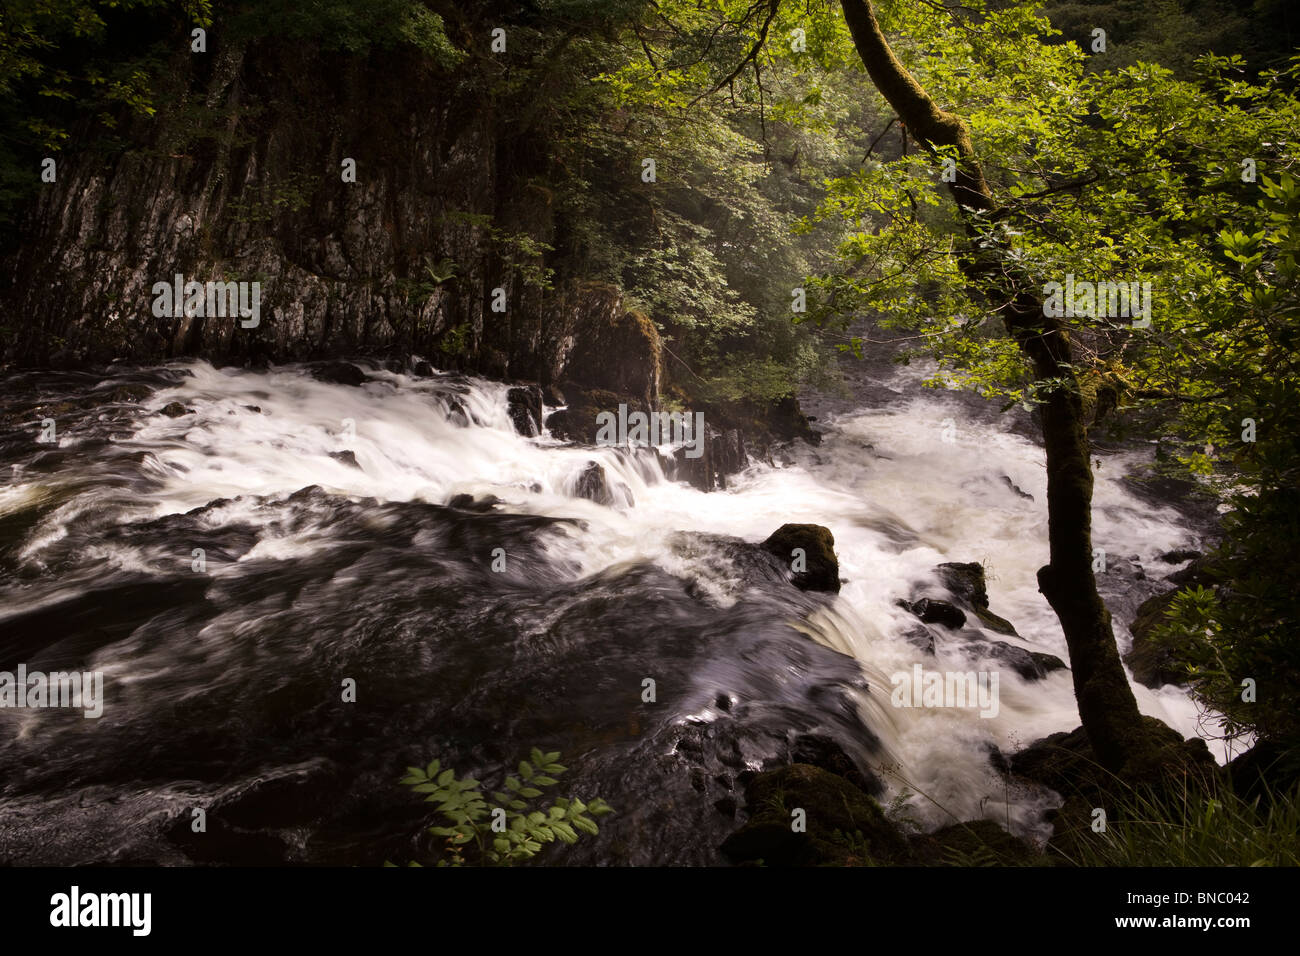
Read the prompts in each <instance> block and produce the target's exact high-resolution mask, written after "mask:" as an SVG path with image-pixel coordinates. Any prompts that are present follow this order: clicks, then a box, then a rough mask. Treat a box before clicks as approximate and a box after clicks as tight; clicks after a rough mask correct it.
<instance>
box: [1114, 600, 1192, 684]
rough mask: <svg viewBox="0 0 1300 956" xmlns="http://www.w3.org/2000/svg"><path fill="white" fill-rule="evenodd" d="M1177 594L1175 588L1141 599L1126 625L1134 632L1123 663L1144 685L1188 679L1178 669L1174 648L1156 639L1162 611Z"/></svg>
mask: <svg viewBox="0 0 1300 956" xmlns="http://www.w3.org/2000/svg"><path fill="white" fill-rule="evenodd" d="M1177 593H1178V589H1177V588H1175V589H1174V590H1172V591H1166V592H1165V593H1164V594H1157V595H1155V596H1154V597H1150V598H1148V599H1147V600H1145V601H1143V602H1142V604H1141V605H1140V606H1139V607H1138V609H1137V616H1136V617H1135V618H1134V619H1133V623H1132V624H1131V625H1129V631H1130V632H1131V633H1132V634H1133V646H1132V647H1131V648H1130V649H1129V651H1128V653H1127V654H1125V655H1124V663H1125V664H1127V665H1128V666H1129V667H1130V668H1131V669H1132V670H1133V679H1134V680H1135V681H1137V682H1138V683H1139V684H1142V685H1144V686H1146V687H1152V688H1155V687H1163V686H1164V685H1165V684H1178V683H1181V682H1183V681H1185V680H1186V679H1187V675H1186V673H1184V672H1183V671H1181V670H1180V668H1179V667H1178V663H1177V661H1176V660H1175V659H1174V651H1173V648H1171V647H1169V646H1167V645H1165V644H1158V643H1156V641H1155V633H1156V631H1157V630H1158V629H1159V627H1160V625H1162V624H1164V623H1165V620H1166V618H1165V611H1166V610H1168V608H1169V606H1170V605H1171V604H1172V603H1173V600H1174V595H1176V594H1177Z"/></svg>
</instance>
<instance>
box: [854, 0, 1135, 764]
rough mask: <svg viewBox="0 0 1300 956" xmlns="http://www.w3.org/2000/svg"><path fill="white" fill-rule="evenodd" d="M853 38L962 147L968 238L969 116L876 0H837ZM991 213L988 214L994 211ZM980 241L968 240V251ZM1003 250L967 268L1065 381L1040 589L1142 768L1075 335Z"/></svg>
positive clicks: (1095, 718)
mask: <svg viewBox="0 0 1300 956" xmlns="http://www.w3.org/2000/svg"><path fill="white" fill-rule="evenodd" d="M841 3H842V6H843V8H844V16H845V20H846V21H847V22H848V25H849V31H850V32H851V34H852V36H853V43H854V46H855V47H856V49H857V51H858V55H859V56H860V57H861V58H862V62H863V64H864V65H865V66H866V68H867V73H868V75H869V76H870V77H871V80H872V82H873V83H874V84H875V86H876V88H877V89H878V90H880V92H881V94H882V95H883V96H884V97H885V99H886V100H887V101H888V102H889V105H890V106H891V107H893V109H894V110H895V111H896V112H897V113H898V115H899V118H900V119H901V120H902V121H903V122H904V123H905V124H906V125H907V128H908V129H909V130H910V131H911V134H912V137H913V139H915V140H916V141H917V142H918V143H920V144H921V146H922V147H923V148H925V149H928V150H930V151H933V150H934V148H935V147H937V146H951V147H956V149H957V153H958V157H959V158H958V165H957V174H956V181H955V182H953V183H950V184H949V190H950V192H951V193H952V196H953V199H955V200H956V202H957V204H958V206H959V208H960V209H961V211H962V215H963V218H964V220H965V222H966V226H967V230H968V234H969V235H971V237H972V238H974V236H975V235H976V233H977V231H978V226H979V223H980V222H984V223H987V222H989V221H990V220H991V219H992V218H994V216H995V215H996V212H997V203H996V202H995V201H994V198H993V194H992V191H991V190H990V189H989V185H988V182H987V181H986V179H985V178H984V171H983V168H982V167H981V165H980V162H979V159H978V157H977V156H976V155H975V150H974V147H973V145H972V143H971V138H970V133H969V131H968V130H967V128H966V125H965V123H963V122H962V120H961V119H960V118H958V117H957V116H954V115H953V114H951V113H947V112H945V111H943V110H941V109H939V107H938V106H937V105H936V104H935V103H934V101H933V100H932V99H930V97H929V95H928V94H927V93H926V92H925V90H924V89H923V88H922V87H921V86H920V84H919V83H917V82H916V79H915V78H914V77H913V76H912V75H911V74H910V73H908V71H907V69H906V68H905V67H904V66H903V65H902V63H900V62H899V60H898V58H897V57H896V56H895V55H894V52H893V50H892V49H890V46H889V43H888V41H887V40H886V39H885V36H884V34H883V33H882V32H881V29H880V25H879V23H878V22H877V21H876V16H875V12H874V10H873V9H872V5H871V0H841ZM990 214H993V215H990ZM973 246H974V244H973V243H972V247H973ZM1004 251H1005V249H1004V248H1002V249H1000V248H999V247H998V246H996V245H994V246H991V247H985V249H984V250H983V251H978V252H975V251H972V252H971V253H970V255H969V256H968V257H967V258H966V259H964V261H963V263H962V269H963V272H964V274H965V275H966V277H967V279H968V281H970V282H971V283H972V285H973V286H974V287H975V288H976V289H978V290H979V291H980V292H982V293H983V294H985V295H986V296H987V297H988V298H989V299H990V301H993V302H997V303H1004V304H1003V305H1001V306H1000V307H999V309H998V311H999V314H1000V315H1001V317H1002V319H1003V321H1004V322H1005V324H1006V326H1007V329H1008V330H1009V331H1010V332H1011V334H1012V335H1013V336H1014V337H1015V339H1016V342H1017V343H1018V344H1019V346H1020V350H1021V352H1022V353H1023V354H1024V355H1025V356H1026V358H1027V359H1028V360H1029V362H1030V364H1031V365H1032V367H1033V371H1034V375H1035V376H1036V377H1037V378H1038V379H1040V380H1042V379H1058V380H1061V381H1063V382H1065V383H1066V387H1062V388H1058V389H1055V390H1053V391H1052V392H1051V393H1050V395H1049V396H1048V398H1047V401H1046V404H1044V405H1043V406H1042V414H1043V426H1042V427H1043V443H1044V446H1045V449H1046V452H1047V514H1048V539H1049V544H1050V549H1051V557H1050V559H1049V563H1048V564H1047V566H1046V567H1043V568H1041V569H1039V572H1038V588H1039V590H1040V591H1041V592H1042V594H1043V595H1044V596H1045V597H1046V598H1047V601H1048V603H1049V604H1051V606H1052V610H1053V611H1055V612H1056V616H1057V617H1058V618H1059V619H1060V622H1061V628H1062V629H1063V630H1064V632H1065V641H1066V644H1067V645H1068V647H1069V651H1070V666H1071V667H1072V669H1073V674H1074V694H1075V697H1076V699H1077V700H1078V704H1079V716H1080V718H1082V721H1083V728H1084V732H1085V733H1087V735H1088V740H1089V742H1090V743H1091V744H1092V748H1093V751H1094V753H1095V754H1096V756H1097V759H1098V761H1099V762H1100V763H1101V764H1102V766H1103V767H1105V768H1106V769H1107V770H1109V771H1111V772H1112V773H1116V774H1119V773H1121V772H1124V771H1125V770H1126V768H1128V769H1129V770H1137V769H1138V768H1139V767H1144V766H1145V765H1146V763H1147V761H1148V759H1149V758H1150V757H1151V753H1150V751H1149V750H1148V743H1149V740H1148V735H1147V733H1146V732H1145V731H1146V728H1145V727H1144V723H1143V720H1142V718H1141V715H1140V714H1139V713H1138V708H1137V701H1136V700H1135V699H1134V697H1133V691H1132V688H1130V687H1129V683H1128V679H1127V677H1126V676H1125V674H1124V668H1123V666H1122V665H1121V664H1120V659H1119V651H1118V649H1117V648H1116V646H1115V634H1114V632H1113V630H1112V629H1111V621H1110V612H1109V611H1107V609H1106V606H1105V604H1104V603H1103V602H1102V600H1101V595H1100V594H1099V593H1098V592H1097V579H1096V577H1095V576H1094V575H1093V571H1092V467H1091V464H1092V459H1091V454H1090V451H1091V450H1090V448H1089V444H1088V433H1087V426H1086V424H1085V419H1084V414H1083V403H1082V399H1081V397H1080V394H1079V390H1078V387H1077V383H1076V380H1075V375H1074V372H1073V368H1072V363H1073V350H1072V346H1071V343H1070V335H1069V331H1068V330H1067V329H1066V328H1065V327H1064V326H1063V325H1062V324H1061V322H1060V321H1059V320H1057V319H1054V318H1051V317H1049V316H1046V315H1044V314H1043V305H1042V299H1041V297H1040V296H1039V295H1038V294H1037V293H1036V292H1034V291H1032V289H1033V287H1032V286H1030V285H1029V284H1028V283H1027V282H1025V281H1018V280H1020V278H1021V277H1018V276H1016V275H1015V274H1014V273H1013V272H1012V271H1010V268H1009V265H1008V260H1007V259H1006V258H1005V257H1004V256H1002V255H1001V253H1002V252H1004Z"/></svg>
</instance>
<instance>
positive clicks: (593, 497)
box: [574, 461, 614, 505]
mask: <svg viewBox="0 0 1300 956" xmlns="http://www.w3.org/2000/svg"><path fill="white" fill-rule="evenodd" d="M574 493H575V494H576V495H577V496H578V497H579V498H586V499H587V500H588V501H594V502H596V504H598V505H612V504H613V503H614V493H613V492H612V491H610V490H609V478H608V477H607V476H606V474H605V469H604V468H603V467H602V466H601V465H600V463H599V462H595V461H589V462H587V467H586V468H584V469H583V470H582V474H581V475H579V476H578V484H577V487H576V488H575V489H574Z"/></svg>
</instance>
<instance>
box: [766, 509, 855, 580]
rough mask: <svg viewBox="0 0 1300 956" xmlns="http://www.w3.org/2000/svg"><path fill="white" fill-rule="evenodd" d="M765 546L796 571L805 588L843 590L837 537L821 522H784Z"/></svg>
mask: <svg viewBox="0 0 1300 956" xmlns="http://www.w3.org/2000/svg"><path fill="white" fill-rule="evenodd" d="M762 548H763V550H764V551H767V552H768V553H769V554H773V555H775V556H776V557H778V558H780V559H781V561H782V562H784V563H785V564H786V566H787V567H789V568H790V570H791V572H792V573H793V575H794V577H793V579H792V580H793V583H794V586H795V587H797V588H799V589H800V590H801V591H832V592H838V591H839V589H840V562H839V559H838V558H837V557H836V556H835V536H834V535H832V534H831V531H830V529H829V528H826V527H823V526H822V525H819V524H783V525H781V527H779V528H777V529H776V531H774V532H773V533H772V535H771V537H769V538H768V539H767V540H766V541H764V542H763V544H762Z"/></svg>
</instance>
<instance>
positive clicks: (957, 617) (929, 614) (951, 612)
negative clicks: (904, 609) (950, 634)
mask: <svg viewBox="0 0 1300 956" xmlns="http://www.w3.org/2000/svg"><path fill="white" fill-rule="evenodd" d="M911 610H912V613H913V614H915V615H916V616H917V617H919V618H920V619H921V620H922V621H924V622H925V623H926V624H942V625H943V626H944V627H946V628H949V629H950V630H954V631H955V630H957V629H958V628H961V627H965V626H966V615H965V614H964V613H962V610H961V608H959V607H957V606H956V605H955V604H950V603H948V602H947V601H937V600H935V599H934V598H921V600H919V601H916V602H915V603H913V604H912V605H911Z"/></svg>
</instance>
